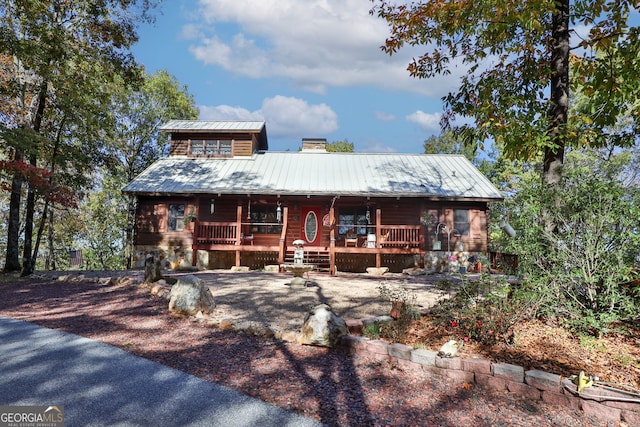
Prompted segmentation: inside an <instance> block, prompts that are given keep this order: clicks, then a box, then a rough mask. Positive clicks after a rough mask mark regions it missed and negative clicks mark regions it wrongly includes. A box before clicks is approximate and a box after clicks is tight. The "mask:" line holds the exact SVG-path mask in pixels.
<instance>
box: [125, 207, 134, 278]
mask: <svg viewBox="0 0 640 427" xmlns="http://www.w3.org/2000/svg"><path fill="white" fill-rule="evenodd" d="M126 200H127V227H126V232H125V242H124V253H125V258H126V259H125V261H126V266H127V269H130V268H131V267H132V265H133V243H134V242H133V240H134V231H135V226H136V199H135V197H134V196H129V195H128V196H126Z"/></svg>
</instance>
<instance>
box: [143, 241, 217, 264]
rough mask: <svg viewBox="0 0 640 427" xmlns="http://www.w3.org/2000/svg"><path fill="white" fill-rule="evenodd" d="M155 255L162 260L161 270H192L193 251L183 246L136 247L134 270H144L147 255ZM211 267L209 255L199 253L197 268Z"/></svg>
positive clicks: (202, 252) (204, 252)
mask: <svg viewBox="0 0 640 427" xmlns="http://www.w3.org/2000/svg"><path fill="white" fill-rule="evenodd" d="M149 254H151V255H153V256H154V257H156V258H158V259H159V260H160V268H162V269H163V270H180V269H191V268H193V266H192V260H193V258H192V257H193V251H192V250H191V248H185V247H182V246H150V245H139V246H136V248H135V251H134V256H133V265H132V268H144V260H145V258H146V257H147V255H149ZM208 266H209V253H208V252H207V251H197V260H196V268H198V269H207V268H208Z"/></svg>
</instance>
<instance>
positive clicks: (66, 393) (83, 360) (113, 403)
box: [0, 317, 320, 427]
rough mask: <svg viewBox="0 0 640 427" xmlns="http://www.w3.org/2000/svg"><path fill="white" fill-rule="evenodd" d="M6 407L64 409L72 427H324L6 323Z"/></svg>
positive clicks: (154, 366)
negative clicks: (33, 406) (49, 406)
mask: <svg viewBox="0 0 640 427" xmlns="http://www.w3.org/2000/svg"><path fill="white" fill-rule="evenodd" d="M0 405H58V406H60V405H62V406H64V414H65V425H67V426H154V427H155V426H296V427H297V426H319V425H320V424H319V423H317V422H316V421H314V420H310V419H307V418H304V417H301V416H299V415H296V414H293V413H291V412H287V411H285V410H284V409H281V408H278V407H275V406H272V405H268V404H266V403H264V402H262V401H260V400H257V399H253V398H251V397H248V396H246V395H243V394H241V393H238V392H235V391H233V390H230V389H228V388H225V387H222V386H219V385H217V384H214V383H210V382H207V381H203V380H200V379H198V378H196V377H193V376H191V375H188V374H185V373H183V372H181V371H177V370H174V369H171V368H167V367H165V366H163V365H160V364H158V363H155V362H151V361H148V360H146V359H143V358H140V357H137V356H134V355H131V354H129V353H126V352H125V351H122V350H120V349H118V348H115V347H112V346H109V345H106V344H102V343H98V342H96V341H92V340H89V339H86V338H82V337H79V336H77V335H73V334H68V333H64V332H59V331H54V330H51V329H46V328H42V327H39V326H36V325H34V324H31V323H27V322H22V321H18V320H13V319H7V318H2V317H0Z"/></svg>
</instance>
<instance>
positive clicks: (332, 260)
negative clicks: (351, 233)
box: [329, 204, 336, 275]
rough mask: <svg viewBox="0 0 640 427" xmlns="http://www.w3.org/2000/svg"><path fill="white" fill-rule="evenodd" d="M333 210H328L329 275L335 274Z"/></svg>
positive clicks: (332, 208)
mask: <svg viewBox="0 0 640 427" xmlns="http://www.w3.org/2000/svg"><path fill="white" fill-rule="evenodd" d="M335 212H336V211H335V208H334V207H333V204H332V206H331V208H329V227H331V228H330V229H329V274H331V275H335V274H336V227H335V226H334V225H335V223H336V221H335Z"/></svg>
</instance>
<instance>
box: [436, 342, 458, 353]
mask: <svg viewBox="0 0 640 427" xmlns="http://www.w3.org/2000/svg"><path fill="white" fill-rule="evenodd" d="M459 347H460V345H459V344H458V342H457V341H456V340H449V341H447V342H446V343H444V345H443V346H442V347H440V351H438V357H456V355H457V354H458V348H459Z"/></svg>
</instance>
